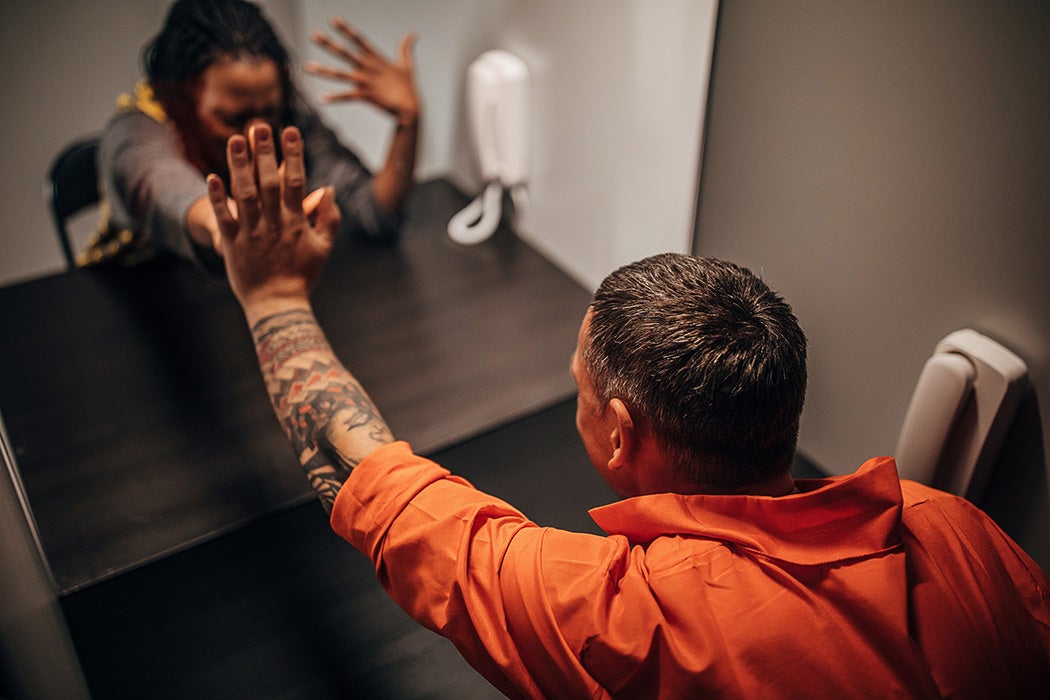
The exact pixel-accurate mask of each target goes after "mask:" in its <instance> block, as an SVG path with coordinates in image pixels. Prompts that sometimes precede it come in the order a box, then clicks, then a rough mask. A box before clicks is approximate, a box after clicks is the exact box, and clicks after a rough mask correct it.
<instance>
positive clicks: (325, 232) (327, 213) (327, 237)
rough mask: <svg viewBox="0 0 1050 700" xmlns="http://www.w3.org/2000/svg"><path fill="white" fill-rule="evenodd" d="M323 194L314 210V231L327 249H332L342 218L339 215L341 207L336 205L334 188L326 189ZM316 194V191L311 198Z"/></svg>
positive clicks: (311, 194)
mask: <svg viewBox="0 0 1050 700" xmlns="http://www.w3.org/2000/svg"><path fill="white" fill-rule="evenodd" d="M321 192H322V194H321V199H320V201H319V202H318V203H317V205H316V207H314V208H313V210H312V218H313V220H314V231H315V232H316V233H317V236H318V238H320V240H321V242H322V243H323V244H324V245H325V246H326V247H330V246H331V245H332V241H333V240H334V239H335V232H336V230H337V229H338V228H339V220H340V218H341V217H340V213H339V205H337V204H336V203H335V189H334V188H332V187H325V188H324V189H323V190H321ZM315 194H316V191H315V192H311V193H310V198H313V197H314V195H315ZM311 203H312V202H311Z"/></svg>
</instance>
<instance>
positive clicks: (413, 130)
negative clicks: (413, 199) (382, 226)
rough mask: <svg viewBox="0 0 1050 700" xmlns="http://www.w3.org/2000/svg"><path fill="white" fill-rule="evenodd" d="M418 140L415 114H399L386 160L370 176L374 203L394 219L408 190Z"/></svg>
mask: <svg viewBox="0 0 1050 700" xmlns="http://www.w3.org/2000/svg"><path fill="white" fill-rule="evenodd" d="M418 142H419V115H418V113H412V114H407V115H402V116H400V117H399V118H398V123H397V128H396V130H395V131H394V137H393V138H392V139H391V141H390V149H389V150H388V151H387V157H386V162H385V163H384V164H383V167H382V169H380V170H379V171H378V172H376V173H375V177H374V178H373V179H372V188H373V191H374V193H375V198H376V202H377V203H378V204H379V206H380V207H382V209H383V211H384V212H386V213H387V214H388V215H389V216H391V217H392V218H393V219H395V220H397V219H399V218H400V216H401V211H402V209H403V208H404V205H405V199H406V198H407V197H408V193H409V191H410V190H411V189H412V178H413V175H414V173H415V169H416V151H417V148H418Z"/></svg>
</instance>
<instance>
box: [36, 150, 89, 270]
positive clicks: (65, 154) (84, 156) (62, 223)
mask: <svg viewBox="0 0 1050 700" xmlns="http://www.w3.org/2000/svg"><path fill="white" fill-rule="evenodd" d="M99 140H100V139H99V137H98V136H89V137H86V138H82V139H79V140H77V141H74V142H73V143H71V144H69V145H68V146H66V147H65V148H63V149H62V150H61V151H60V152H59V154H58V156H56V157H55V160H54V161H53V162H52V163H51V169H50V170H49V171H48V175H47V181H46V182H45V183H44V200H45V201H46V202H47V203H48V205H49V206H50V209H51V215H52V217H53V218H54V221H55V229H56V231H57V233H58V241H59V244H60V245H61V246H62V254H63V255H64V256H65V258H66V265H67V267H69V268H73V267H74V258H73V247H72V242H71V241H70V235H69V230H68V229H67V227H66V221H67V220H68V219H69V217H71V216H73V215H74V214H76V213H77V212H79V211H80V210H82V209H84V208H85V207H87V206H90V205H92V204H97V203H98V201H99V191H98V165H97V163H96V160H95V159H96V156H97V154H98V146H99Z"/></svg>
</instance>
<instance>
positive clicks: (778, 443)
mask: <svg viewBox="0 0 1050 700" xmlns="http://www.w3.org/2000/svg"><path fill="white" fill-rule="evenodd" d="M581 354H582V357H583V361H584V363H585V366H586V368H587V370H588V372H589V373H590V375H591V378H592V380H593V382H594V387H595V392H596V394H597V398H598V399H599V401H600V402H601V403H602V404H604V403H605V402H607V401H608V400H610V399H612V398H614V397H618V398H620V399H621V400H622V401H624V402H625V403H626V404H627V406H628V407H629V408H630V409H631V411H632V414H634V415H636V417H638V418H640V419H641V420H642V424H643V429H648V430H649V431H650V432H651V434H652V435H653V436H654V437H655V438H656V440H657V441H658V443H659V444H660V445H661V447H662V449H663V451H664V454H665V455H666V457H667V458H668V460H670V461H671V463H672V464H673V465H674V467H675V468H676V469H677V470H679V473H680V474H681V475H682V476H684V477H685V478H687V479H688V480H690V481H691V482H692V483H696V484H698V485H703V486H706V487H713V488H718V489H735V488H739V487H743V486H747V485H749V484H751V483H754V482H757V481H760V480H762V479H765V478H769V477H771V476H774V475H777V474H779V473H780V472H781V471H782V470H783V469H785V468H788V467H789V466H790V464H791V460H792V457H793V456H794V452H795V446H796V444H797V441H798V426H799V419H800V416H801V413H802V405H803V402H804V401H805V394H806V336H805V334H804V333H803V332H802V329H801V327H800V326H799V324H798V320H797V319H796V318H795V315H794V313H792V310H791V307H790V306H789V305H788V304H787V303H786V302H785V301H784V300H783V298H781V297H780V296H779V295H778V294H776V293H775V292H773V291H772V290H771V289H770V288H769V287H768V286H767V285H766V284H765V283H764V282H763V281H762V280H761V279H759V278H758V277H756V276H755V275H754V274H752V273H751V271H750V270H747V269H746V268H742V267H739V266H737V265H734V264H733V263H729V262H725V261H722V260H717V259H714V258H702V257H695V256H690V255H679V254H664V255H656V256H653V257H650V258H646V259H644V260H640V261H638V262H635V263H632V264H630V265H626V266H624V267H621V268H620V269H618V270H616V271H615V272H613V273H612V274H610V275H609V276H608V277H607V278H606V279H605V280H604V281H603V282H602V283H601V285H600V286H599V288H598V291H597V292H596V293H595V296H594V301H593V303H592V305H591V317H590V325H589V331H588V333H587V338H585V339H584V347H583V348H582V352H581Z"/></svg>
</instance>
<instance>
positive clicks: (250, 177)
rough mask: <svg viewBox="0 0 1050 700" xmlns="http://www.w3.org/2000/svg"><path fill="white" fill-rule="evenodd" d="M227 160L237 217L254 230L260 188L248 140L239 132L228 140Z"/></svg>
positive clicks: (256, 220)
mask: <svg viewBox="0 0 1050 700" xmlns="http://www.w3.org/2000/svg"><path fill="white" fill-rule="evenodd" d="M226 162H227V164H228V165H229V168H230V191H231V192H230V193H231V194H232V195H233V201H235V202H236V203H237V214H238V216H237V218H238V220H239V221H240V223H241V225H242V226H243V227H246V228H247V229H248V230H253V229H254V228H255V224H256V223H257V222H258V221H259V190H258V188H257V187H256V184H255V172H254V169H253V168H252V163H251V156H250V155H249V153H248V141H247V140H246V139H245V138H244V137H243V136H241V135H240V134H237V135H235V136H231V137H230V140H229V141H227V142H226Z"/></svg>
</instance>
